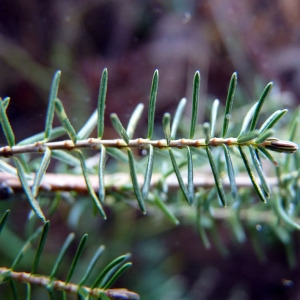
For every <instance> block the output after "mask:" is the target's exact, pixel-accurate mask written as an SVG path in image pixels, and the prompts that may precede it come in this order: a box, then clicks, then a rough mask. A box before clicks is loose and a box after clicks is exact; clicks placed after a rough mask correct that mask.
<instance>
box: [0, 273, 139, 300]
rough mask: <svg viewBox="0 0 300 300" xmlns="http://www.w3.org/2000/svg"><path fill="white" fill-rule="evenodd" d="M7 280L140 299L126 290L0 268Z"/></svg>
mask: <svg viewBox="0 0 300 300" xmlns="http://www.w3.org/2000/svg"><path fill="white" fill-rule="evenodd" d="M5 273H6V276H7V277H8V278H11V279H14V280H17V281H20V282H27V283H31V284H36V285H40V286H44V287H50V286H51V287H52V288H53V289H54V290H60V291H65V292H67V293H71V294H78V292H79V289H80V290H84V291H85V293H87V294H89V295H90V296H93V297H97V298H98V297H100V295H101V294H105V295H106V296H107V297H109V298H110V299H129V300H130V299H131V300H138V299H140V297H139V295H138V294H136V293H134V292H131V291H128V290H127V289H107V290H104V289H101V288H94V289H91V288H90V287H88V286H79V285H77V284H74V283H66V282H64V281H61V280H51V279H50V278H48V277H47V276H41V275H34V274H30V273H26V272H15V271H13V270H11V269H8V268H5V267H0V275H1V274H3V275H4V274H5Z"/></svg>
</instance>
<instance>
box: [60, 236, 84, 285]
mask: <svg viewBox="0 0 300 300" xmlns="http://www.w3.org/2000/svg"><path fill="white" fill-rule="evenodd" d="M87 238H88V235H87V234H84V235H83V237H82V238H81V241H80V243H79V245H78V248H77V250H76V254H75V256H74V258H73V261H72V264H71V267H70V270H69V273H68V276H67V279H66V281H65V282H66V283H68V282H69V281H70V280H71V278H72V276H73V274H74V271H75V268H76V266H77V264H78V261H79V258H80V256H81V255H82V251H83V249H84V247H85V245H86V242H87Z"/></svg>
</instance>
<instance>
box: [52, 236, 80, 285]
mask: <svg viewBox="0 0 300 300" xmlns="http://www.w3.org/2000/svg"><path fill="white" fill-rule="evenodd" d="M74 238H75V234H74V233H70V234H69V235H68V237H67V238H66V240H65V242H64V244H63V245H62V247H61V249H60V251H59V254H58V256H57V258H56V260H55V263H54V265H53V268H52V271H51V273H50V276H49V278H50V279H53V278H54V276H55V274H56V272H57V270H58V268H59V266H60V264H61V262H62V259H63V257H64V255H65V253H66V251H67V249H68V248H69V246H70V245H71V243H72V241H73V240H74ZM49 288H50V287H49Z"/></svg>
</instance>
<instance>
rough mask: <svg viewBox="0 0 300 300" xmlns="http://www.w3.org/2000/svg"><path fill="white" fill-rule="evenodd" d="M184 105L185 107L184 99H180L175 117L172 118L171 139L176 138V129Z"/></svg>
mask: <svg viewBox="0 0 300 300" xmlns="http://www.w3.org/2000/svg"><path fill="white" fill-rule="evenodd" d="M185 105H186V98H182V99H181V100H180V102H179V104H178V106H177V109H176V112H175V116H174V119H173V122H172V127H171V139H175V137H176V133H177V129H178V126H179V122H180V120H181V117H182V114H183V111H184V108H185Z"/></svg>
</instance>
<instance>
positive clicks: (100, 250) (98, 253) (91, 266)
mask: <svg viewBox="0 0 300 300" xmlns="http://www.w3.org/2000/svg"><path fill="white" fill-rule="evenodd" d="M104 249H105V247H104V246H100V247H99V248H98V249H97V251H96V253H95V254H94V256H93V258H92V260H91V261H90V263H89V265H88V267H87V269H86V272H85V274H84V275H83V277H82V278H81V280H80V283H79V285H84V283H85V282H86V280H87V279H88V277H89V276H90V274H91V273H92V271H93V269H94V267H95V265H96V263H97V261H98V260H99V258H100V257H101V255H102V253H103V251H104Z"/></svg>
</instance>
